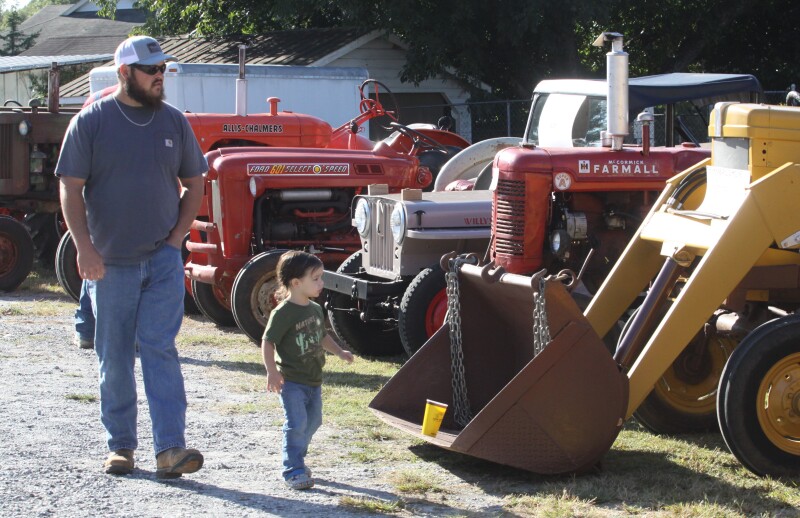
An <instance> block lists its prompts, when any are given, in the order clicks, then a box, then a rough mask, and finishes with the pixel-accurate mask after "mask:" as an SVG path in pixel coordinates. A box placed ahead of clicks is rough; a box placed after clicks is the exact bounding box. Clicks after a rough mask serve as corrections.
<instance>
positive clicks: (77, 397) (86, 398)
mask: <svg viewBox="0 0 800 518" xmlns="http://www.w3.org/2000/svg"><path fill="white" fill-rule="evenodd" d="M64 397H66V398H67V399H70V400H72V401H79V402H81V403H94V402H95V401H97V396H95V395H94V394H67V395H66V396H64Z"/></svg>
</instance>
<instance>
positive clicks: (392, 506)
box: [339, 496, 406, 514]
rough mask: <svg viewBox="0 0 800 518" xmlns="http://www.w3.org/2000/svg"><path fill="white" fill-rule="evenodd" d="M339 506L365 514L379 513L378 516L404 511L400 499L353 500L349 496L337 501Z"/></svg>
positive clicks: (403, 503) (403, 505)
mask: <svg viewBox="0 0 800 518" xmlns="http://www.w3.org/2000/svg"><path fill="white" fill-rule="evenodd" d="M339 505H341V506H342V507H349V508H351V509H355V510H358V511H363V512H365V513H380V514H394V513H399V512H400V511H402V510H403V509H405V507H406V506H405V502H403V501H402V500H401V499H397V500H392V501H388V502H387V501H385V500H378V499H377V498H363V497H362V498H354V497H351V496H343V497H342V498H341V499H340V500H339Z"/></svg>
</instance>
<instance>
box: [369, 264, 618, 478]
mask: <svg viewBox="0 0 800 518" xmlns="http://www.w3.org/2000/svg"><path fill="white" fill-rule="evenodd" d="M481 271H482V270H481V268H479V267H476V266H471V265H468V264H466V265H463V266H462V267H461V269H460V274H459V287H460V294H461V296H460V305H461V329H462V351H463V365H464V372H465V381H466V393H467V400H468V402H469V407H470V409H471V412H472V415H473V416H474V417H473V418H472V419H471V420H470V421H469V422H468V423H467V424H466V426H464V427H463V428H461V429H459V428H460V427H459V426H457V425H456V422H455V421H454V418H453V414H454V412H453V411H452V409H453V403H454V397H453V392H454V390H453V386H452V383H451V380H452V376H453V375H452V374H451V353H450V350H451V344H450V338H449V327H448V325H447V324H446V325H445V326H443V327H442V328H441V329H439V331H437V332H436V334H434V336H432V337H431V339H430V340H429V341H428V342H426V344H425V345H424V346H423V347H422V348H421V349H420V350H419V351H417V353H416V354H414V356H412V357H411V359H410V360H409V361H408V362H407V363H406V364H405V365H404V366H403V367H402V368H401V369H400V370H399V371H398V372H397V374H395V375H394V376H393V377H392V378H391V379H390V380H389V382H388V383H387V384H386V385H385V386H384V387H383V389H382V390H381V391H380V392H379V393H378V394H377V395H376V396H375V398H374V399H373V400H372V402H371V403H370V408H371V409H373V411H375V412H376V414H377V415H378V416H379V417H380V418H381V419H383V420H384V421H385V422H387V423H388V424H390V425H392V426H395V427H397V428H400V429H402V430H404V431H406V432H408V433H411V434H413V435H415V436H417V437H419V438H421V439H424V440H426V441H428V442H430V443H432V444H435V445H437V446H440V447H443V448H446V449H449V450H454V451H458V452H461V453H465V454H467V455H472V456H475V457H479V458H482V459H486V460H490V461H493V462H498V463H500V464H505V465H508V466H514V467H517V468H521V469H525V470H529V471H533V472H536V473H542V474H557V473H568V472H580V471H584V470H586V469H589V468H591V467H592V466H594V465H595V464H596V463H597V462H598V461H599V460H600V458H601V457H602V456H603V454H604V453H605V452H606V451H608V449H609V448H610V447H611V444H612V443H613V442H614V439H615V438H616V436H617V434H618V433H619V431H620V429H621V427H622V422H623V417H624V416H625V410H626V407H627V400H628V385H627V378H626V377H625V376H624V375H623V374H621V373H620V371H619V369H618V367H617V365H616V363H615V362H614V360H613V359H612V357H611V354H610V353H609V352H608V350H607V349H606V347H605V346H604V345H603V343H602V341H601V340H600V338H599V337H598V336H597V334H596V333H595V332H594V330H593V329H592V327H591V326H590V325H589V323H588V322H587V321H586V319H585V318H584V317H583V314H582V313H581V311H580V310H579V309H578V307H577V306H576V304H575V302H574V301H573V300H572V298H571V297H570V295H569V294H568V293H567V291H566V289H565V288H564V286H563V285H562V284H561V283H560V282H554V281H551V282H547V283H546V291H545V301H546V308H547V320H548V322H549V330H550V335H551V337H552V340H551V341H550V342H549V344H548V345H547V346H546V347H545V348H544V349H543V350H542V352H540V353H539V354H538V355H536V356H535V357H534V341H533V321H534V319H533V308H534V302H533V289H532V288H531V279H530V278H528V277H523V276H519V275H511V274H504V275H502V277H500V279H499V280H497V277H492V276H490V275H486V272H487V269H486V268H484V270H483V272H484V275H483V276H482V275H481ZM426 399H432V400H435V401H440V402H443V403H447V404H448V405H449V408H448V410H447V412H446V413H445V417H444V420H443V421H442V424H441V428H440V431H439V433H438V435H437V436H436V437H430V436H427V435H423V434H422V433H421V424H422V418H423V414H424V409H425V401H426Z"/></svg>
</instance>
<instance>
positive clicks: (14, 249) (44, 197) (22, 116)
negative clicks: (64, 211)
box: [0, 67, 76, 291]
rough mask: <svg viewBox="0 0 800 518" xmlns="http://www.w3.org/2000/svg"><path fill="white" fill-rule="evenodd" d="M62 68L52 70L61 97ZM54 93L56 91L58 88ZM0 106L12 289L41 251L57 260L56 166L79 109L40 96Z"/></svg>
mask: <svg viewBox="0 0 800 518" xmlns="http://www.w3.org/2000/svg"><path fill="white" fill-rule="evenodd" d="M57 85H58V67H53V69H51V71H50V88H49V89H50V92H51V95H50V96H49V99H51V100H57V99H58V87H57ZM53 92H54V93H53ZM29 104H30V106H29V107H22V106H20V105H19V103H17V102H16V101H6V102H5V104H4V106H3V107H2V108H0V149H2V153H0V291H13V290H15V289H16V288H17V287H18V286H19V285H20V284H21V283H22V281H24V280H25V278H26V277H27V276H28V273H30V271H31V268H32V267H33V262H34V259H35V258H36V257H37V256H38V257H39V258H40V260H41V261H42V263H43V264H45V265H47V264H52V260H53V256H54V255H55V249H56V245H57V244H58V240H59V238H60V237H61V235H62V234H63V232H64V230H65V227H64V224H63V221H62V219H61V218H60V213H61V210H60V204H59V199H58V182H57V181H56V178H55V176H54V175H53V171H54V170H55V167H56V162H57V161H58V153H59V149H60V147H61V140H62V139H63V138H64V132H65V131H66V129H67V126H68V125H69V121H70V119H71V118H72V116H73V115H74V114H75V113H76V110H64V111H59V107H58V103H57V102H50V103H49V104H48V106H47V107H43V106H39V105H38V104H37V102H36V101H32V102H31V103H29Z"/></svg>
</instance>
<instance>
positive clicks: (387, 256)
mask: <svg viewBox="0 0 800 518" xmlns="http://www.w3.org/2000/svg"><path fill="white" fill-rule="evenodd" d="M394 203H395V202H394V201H392V200H384V199H380V198H372V199H370V205H371V207H370V209H371V211H370V213H371V214H372V221H370V225H369V245H370V246H369V262H370V264H369V266H370V267H371V268H376V269H378V270H383V271H386V272H391V271H392V270H393V269H394V239H393V238H392V229H391V227H390V226H389V216H390V215H391V214H392V210H393V209H394Z"/></svg>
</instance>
